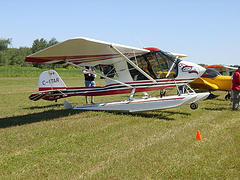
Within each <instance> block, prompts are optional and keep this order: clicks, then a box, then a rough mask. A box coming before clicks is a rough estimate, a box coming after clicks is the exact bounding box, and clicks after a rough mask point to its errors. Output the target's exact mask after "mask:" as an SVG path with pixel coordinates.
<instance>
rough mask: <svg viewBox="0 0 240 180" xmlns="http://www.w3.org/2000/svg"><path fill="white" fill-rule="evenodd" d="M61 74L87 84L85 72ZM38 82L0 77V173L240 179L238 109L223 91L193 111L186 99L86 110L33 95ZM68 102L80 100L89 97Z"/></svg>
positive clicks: (19, 176)
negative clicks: (178, 103) (137, 108)
mask: <svg viewBox="0 0 240 180" xmlns="http://www.w3.org/2000/svg"><path fill="white" fill-rule="evenodd" d="M6 79H7V81H6ZM63 80H64V81H65V83H66V84H68V85H73V86H79V85H80V86H81V85H83V79H82V78H78V77H74V78H70V77H63ZM98 80H99V79H97V81H98ZM37 81H38V80H37V78H27V77H17V78H1V79H0V83H1V85H2V86H1V87H0V94H1V100H0V109H1V112H0V139H1V144H0V178H1V179H46V178H48V179H66V178H68V179H164V178H165V179H167V178H172V179H184V178H187V179H193V178H194V179H196V178H197V179H200V178H220V179H239V178H240V175H239V172H240V153H239V149H240V147H239V146H240V145H239V140H240V137H239V130H240V128H239V123H240V118H239V111H235V112H233V111H231V107H230V106H229V105H228V104H229V102H228V101H225V100H223V99H224V95H225V93H224V92H216V94H219V95H220V96H219V97H218V98H217V99H214V100H207V101H202V102H200V103H199V109H197V110H195V111H193V110H191V109H190V108H189V105H184V106H182V107H179V108H175V109H168V110H162V111H152V112H144V113H137V114H124V113H110V112H82V111H73V110H64V109H63V100H60V101H59V102H57V103H55V102H47V101H42V100H41V101H37V102H32V101H30V100H28V96H29V92H31V91H33V92H35V91H37V87H36V85H37ZM99 83H100V84H101V83H102V81H101V80H100V82H99ZM3 87H4V88H3ZM170 92H171V93H175V90H172V91H170ZM152 95H158V92H157V93H152ZM126 98H127V96H126V95H123V96H105V97H96V98H95V100H96V102H101V101H112V100H117V99H126ZM68 101H69V102H71V103H72V104H73V105H81V104H84V97H71V98H69V99H68ZM197 130H199V131H200V133H201V135H202V137H203V140H202V141H198V140H196V139H195V136H196V131H197Z"/></svg>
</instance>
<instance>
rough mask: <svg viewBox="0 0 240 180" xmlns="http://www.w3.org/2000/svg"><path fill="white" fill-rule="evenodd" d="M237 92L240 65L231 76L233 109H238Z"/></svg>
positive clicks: (239, 79) (239, 85) (239, 80)
mask: <svg viewBox="0 0 240 180" xmlns="http://www.w3.org/2000/svg"><path fill="white" fill-rule="evenodd" d="M239 93H240V66H239V67H238V69H237V70H236V71H235V73H234V74H233V78H232V97H233V106H232V109H233V110H238V106H239Z"/></svg>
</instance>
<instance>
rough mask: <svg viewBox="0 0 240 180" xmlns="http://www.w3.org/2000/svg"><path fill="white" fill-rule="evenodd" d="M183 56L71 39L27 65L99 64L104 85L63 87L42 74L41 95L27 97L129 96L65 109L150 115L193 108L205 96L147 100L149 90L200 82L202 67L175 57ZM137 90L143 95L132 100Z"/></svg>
mask: <svg viewBox="0 0 240 180" xmlns="http://www.w3.org/2000/svg"><path fill="white" fill-rule="evenodd" d="M181 57H185V55H182V54H174V53H168V52H164V51H162V50H159V49H157V48H144V49H141V48H135V47H130V46H124V45H119V44H114V43H108V42H103V41H98V40H94V39H89V38H83V37H80V38H74V39H69V40H66V41H64V42H61V43H58V44H56V45H53V46H51V47H49V48H46V49H44V50H41V51H39V52H36V53H34V54H32V55H30V56H27V57H26V59H25V61H27V62H34V63H49V64H70V65H73V66H77V67H84V66H93V67H94V66H97V65H99V66H100V67H101V69H102V73H95V74H97V75H99V76H101V77H103V78H105V79H106V85H105V86H97V87H67V86H66V85H65V83H64V82H63V80H62V79H61V77H60V76H59V75H58V73H57V72H56V71H54V70H49V71H44V72H42V74H41V75H40V77H39V82H38V86H39V92H37V93H33V94H31V95H30V96H29V98H30V99H31V100H33V101H37V100H39V99H44V100H49V101H57V100H58V99H61V98H66V97H70V96H105V95H114V94H126V93H129V94H130V97H129V99H128V100H125V101H116V102H104V103H98V104H93V105H84V106H79V107H72V106H71V104H69V103H68V102H67V101H65V102H64V105H65V108H73V109H79V110H106V111H127V112H137V111H148V110H157V109H166V108H173V107H177V106H180V105H182V104H185V103H189V104H190V107H191V108H192V109H196V108H197V107H198V105H197V103H196V102H197V101H199V100H202V99H205V98H206V97H207V96H208V95H209V93H195V92H194V91H193V90H192V89H191V88H190V89H189V90H187V93H185V94H181V95H175V96H164V97H149V96H148V94H147V93H146V92H147V91H153V90H163V89H166V88H170V87H178V86H186V85H187V84H188V83H189V82H191V81H193V80H195V79H196V78H199V77H200V76H201V75H202V74H203V73H204V72H205V68H203V67H201V66H199V65H197V64H194V63H191V62H187V61H182V60H180V59H179V58H181ZM136 92H144V93H145V95H146V96H145V97H143V98H138V99H137V98H134V94H135V93H136Z"/></svg>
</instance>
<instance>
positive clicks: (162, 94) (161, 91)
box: [160, 89, 167, 98]
mask: <svg viewBox="0 0 240 180" xmlns="http://www.w3.org/2000/svg"><path fill="white" fill-rule="evenodd" d="M166 94H167V90H166V89H162V90H160V97H161V98H162V97H163V96H166Z"/></svg>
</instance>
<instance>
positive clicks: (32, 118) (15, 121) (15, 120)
mask: <svg viewBox="0 0 240 180" xmlns="http://www.w3.org/2000/svg"><path fill="white" fill-rule="evenodd" d="M79 113H80V111H74V110H69V109H68V110H67V109H60V110H48V111H43V112H38V113H32V114H27V115H20V116H12V117H6V118H0V128H7V127H11V126H21V125H25V124H31V123H35V122H40V121H49V120H52V119H55V118H61V117H65V116H69V115H73V114H79Z"/></svg>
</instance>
